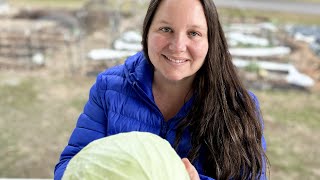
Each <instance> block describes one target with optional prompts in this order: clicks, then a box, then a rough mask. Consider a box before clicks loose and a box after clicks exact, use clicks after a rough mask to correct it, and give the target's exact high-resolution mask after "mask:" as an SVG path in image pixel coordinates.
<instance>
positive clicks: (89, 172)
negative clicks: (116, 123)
mask: <svg viewBox="0 0 320 180" xmlns="http://www.w3.org/2000/svg"><path fill="white" fill-rule="evenodd" d="M62 179H63V180H73V179H77V180H78V179H85V180H91V179H92V180H100V179H104V180H189V179H190V178H189V175H188V173H187V170H186V168H185V166H184V164H183V162H182V161H181V159H180V157H179V156H178V155H177V153H176V152H175V151H174V149H173V148H172V147H171V145H170V144H169V143H168V142H167V141H166V140H164V139H162V138H160V137H159V136H157V135H154V134H151V133H147V132H129V133H120V134H117V135H113V136H108V137H105V138H101V139H98V140H95V141H93V142H91V143H90V144H88V145H87V146H86V147H84V148H83V149H82V150H81V151H80V152H79V153H78V154H77V155H75V156H74V157H73V158H72V159H71V160H70V162H69V164H68V166H67V168H66V171H65V173H64V176H63V178H62Z"/></svg>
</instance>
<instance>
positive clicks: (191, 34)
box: [189, 32, 200, 36]
mask: <svg viewBox="0 0 320 180" xmlns="http://www.w3.org/2000/svg"><path fill="white" fill-rule="evenodd" d="M189 35H190V36H200V34H199V33H197V32H190V33H189Z"/></svg>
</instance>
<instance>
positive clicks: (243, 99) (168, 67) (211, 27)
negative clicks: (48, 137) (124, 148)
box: [55, 0, 266, 180]
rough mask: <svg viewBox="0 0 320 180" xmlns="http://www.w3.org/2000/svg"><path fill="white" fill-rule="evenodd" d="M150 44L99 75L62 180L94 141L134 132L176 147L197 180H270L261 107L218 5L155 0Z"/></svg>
mask: <svg viewBox="0 0 320 180" xmlns="http://www.w3.org/2000/svg"><path fill="white" fill-rule="evenodd" d="M142 44H143V51H142V52H139V53H137V54H136V55H134V56H132V57H129V58H128V59H127V60H126V62H125V64H124V65H120V66H117V67H114V68H111V69H109V70H107V71H105V72H103V73H101V74H99V76H98V78H97V81H96V83H95V84H94V85H93V87H92V88H91V90H90V97H89V101H88V102H87V104H86V105H85V108H84V112H83V113H82V114H81V115H80V117H79V119H78V123H77V127H76V128H75V130H74V132H73V133H72V135H71V137H70V140H69V143H68V146H67V147H66V148H65V150H64V151H63V152H62V154H61V157H60V162H59V163H58V164H57V165H56V169H55V179H60V178H61V177H62V175H63V172H64V170H65V168H66V166H67V164H68V162H69V160H70V159H71V158H72V157H73V156H74V155H75V154H77V153H78V152H79V151H80V150H81V149H82V148H83V147H84V146H86V145H87V144H88V143H90V142H91V141H93V140H96V139H99V138H102V137H105V136H109V135H113V134H118V133H121V132H130V131H145V132H151V133H154V134H157V135H159V136H160V137H162V138H164V139H166V140H167V141H168V142H170V144H171V145H172V146H173V147H174V148H175V149H176V151H177V153H178V154H179V156H180V157H181V158H183V159H182V161H183V162H184V163H185V166H186V168H187V170H188V172H189V175H190V177H191V179H202V180H205V179H211V180H212V179H219V180H227V179H231V178H233V179H266V174H265V167H266V166H265V163H266V155H265V152H264V150H265V148H266V144H265V140H264V138H263V127H262V119H261V117H260V110H259V104H258V101H257V99H256V97H255V96H254V95H253V94H252V93H250V92H247V90H246V89H245V88H244V87H243V85H242V84H241V82H240V80H239V78H238V76H237V73H236V71H235V69H234V66H233V64H232V61H231V56H230V54H229V51H228V47H227V43H226V39H225V37H224V33H223V30H222V28H221V25H220V22H219V18H218V14H217V11H216V8H215V6H214V4H213V2H212V0H184V1H179V0H162V1H161V0H151V2H150V5H149V8H148V11H147V14H146V16H145V20H144V26H143V40H142ZM190 162H191V163H190Z"/></svg>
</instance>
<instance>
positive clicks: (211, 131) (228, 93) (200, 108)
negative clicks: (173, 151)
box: [142, 0, 267, 180]
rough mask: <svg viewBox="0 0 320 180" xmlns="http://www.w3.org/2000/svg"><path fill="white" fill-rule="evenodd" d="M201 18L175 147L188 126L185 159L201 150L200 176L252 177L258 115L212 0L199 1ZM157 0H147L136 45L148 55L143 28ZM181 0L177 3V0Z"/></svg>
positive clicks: (259, 160) (258, 168) (260, 154)
mask: <svg viewBox="0 0 320 180" xmlns="http://www.w3.org/2000/svg"><path fill="white" fill-rule="evenodd" d="M200 2H201V4H202V6H203V9H204V13H205V16H206V20H207V26H208V42H209V49H208V53H207V56H206V60H205V62H204V64H203V66H202V67H201V68H200V70H199V71H198V72H197V75H196V79H195V80H194V83H193V90H194V93H195V99H194V102H193V106H192V108H191V110H190V111H189V113H188V115H187V117H186V118H185V119H183V120H182V121H181V123H180V125H179V127H178V130H177V137H176V143H175V147H176V148H177V145H178V143H179V141H180V139H181V136H182V132H183V131H184V129H185V128H189V129H190V132H191V145H192V148H191V150H190V151H189V154H188V158H189V159H190V160H191V161H194V160H195V159H196V158H198V157H199V153H200V150H202V149H204V152H205V157H206V162H205V164H204V172H205V174H206V175H208V176H211V177H215V178H216V179H218V180H227V179H230V178H234V179H243V180H244V179H252V180H253V179H256V178H257V177H258V178H259V177H260V176H261V172H262V171H263V168H265V165H264V163H265V161H266V160H267V157H266V155H265V153H264V151H263V148H262V145H261V138H262V132H263V130H262V119H261V116H260V112H257V111H260V110H259V109H257V107H256V106H255V103H254V102H253V100H252V97H251V96H250V95H249V93H248V92H247V90H246V89H245V88H244V86H243V85H242V83H241V81H240V79H239V77H238V75H237V72H236V70H235V68H234V65H233V63H232V58H231V55H230V53H229V51H228V45H227V41H226V39H225V36H224V32H223V30H222V27H221V24H220V21H219V17H218V13H217V9H216V7H215V5H214V3H213V1H212V0H200ZM160 3H161V0H151V2H150V4H149V8H148V11H147V13H146V16H145V19H144V23H143V33H142V36H143V37H142V45H143V51H144V54H145V56H146V57H147V59H149V57H148V44H147V38H148V32H149V29H150V26H151V23H152V20H153V18H154V15H155V13H156V11H157V9H158V6H159V4H160ZM181 3H183V2H181Z"/></svg>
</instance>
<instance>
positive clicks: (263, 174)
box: [249, 92, 268, 180]
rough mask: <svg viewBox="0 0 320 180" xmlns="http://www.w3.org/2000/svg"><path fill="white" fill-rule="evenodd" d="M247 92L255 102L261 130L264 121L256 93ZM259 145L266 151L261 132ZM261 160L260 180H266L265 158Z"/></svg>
mask: <svg viewBox="0 0 320 180" xmlns="http://www.w3.org/2000/svg"><path fill="white" fill-rule="evenodd" d="M249 94H250V96H251V97H252V99H253V102H254V104H255V106H256V110H257V113H258V116H259V119H260V122H261V124H262V130H263V129H264V123H263V119H262V115H261V112H260V103H259V100H258V98H257V97H256V95H254V94H253V93H252V92H249ZM261 146H262V148H263V150H264V152H266V151H267V143H266V140H265V138H264V135H263V134H262V139H261ZM263 162H264V163H263V165H264V167H263V170H262V172H261V177H260V180H267V179H268V178H267V173H266V165H267V164H266V159H265V158H264V159H263Z"/></svg>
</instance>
